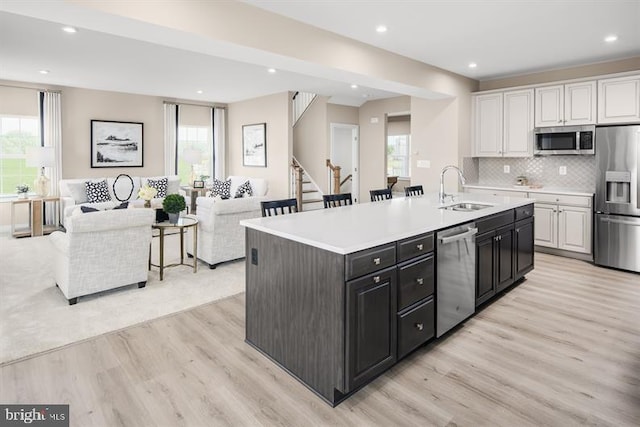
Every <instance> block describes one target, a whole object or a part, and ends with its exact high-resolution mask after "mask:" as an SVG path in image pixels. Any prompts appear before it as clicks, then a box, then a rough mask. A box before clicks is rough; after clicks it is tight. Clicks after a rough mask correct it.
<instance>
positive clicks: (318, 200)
mask: <svg viewBox="0 0 640 427" xmlns="http://www.w3.org/2000/svg"><path fill="white" fill-rule="evenodd" d="M318 202H320V203H322V199H308V200H303V201H302V203H303V204H307V203H318Z"/></svg>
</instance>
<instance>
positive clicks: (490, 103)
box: [472, 93, 502, 157]
mask: <svg viewBox="0 0 640 427" xmlns="http://www.w3.org/2000/svg"><path fill="white" fill-rule="evenodd" d="M472 115H473V146H474V153H475V155H476V156H477V157H499V156H501V155H502V93H492V94H488V95H477V96H474V97H473V114H472Z"/></svg>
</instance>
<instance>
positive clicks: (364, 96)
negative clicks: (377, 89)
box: [362, 93, 371, 98]
mask: <svg viewBox="0 0 640 427" xmlns="http://www.w3.org/2000/svg"><path fill="white" fill-rule="evenodd" d="M370 96H371V95H369V94H368V93H363V94H362V97H363V98H369V97H370Z"/></svg>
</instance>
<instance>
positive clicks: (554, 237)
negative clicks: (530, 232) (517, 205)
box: [534, 203, 558, 248]
mask: <svg viewBox="0 0 640 427" xmlns="http://www.w3.org/2000/svg"><path fill="white" fill-rule="evenodd" d="M556 206H557V205H550V204H545V203H536V204H535V205H534V226H535V244H536V245H538V246H547V247H550V248H557V247H558V214H557V209H556Z"/></svg>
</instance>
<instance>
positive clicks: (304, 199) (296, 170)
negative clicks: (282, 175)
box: [291, 157, 324, 211]
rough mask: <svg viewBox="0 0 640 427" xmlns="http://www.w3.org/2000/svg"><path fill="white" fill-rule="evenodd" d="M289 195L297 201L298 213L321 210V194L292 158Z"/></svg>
mask: <svg viewBox="0 0 640 427" xmlns="http://www.w3.org/2000/svg"><path fill="white" fill-rule="evenodd" d="M291 173H292V179H291V183H292V187H291V195H292V197H295V198H296V199H297V200H298V210H299V211H310V210H314V209H323V208H324V203H323V202H322V196H323V193H322V191H320V187H318V185H317V184H316V183H315V182H314V181H313V179H312V178H311V176H309V175H308V174H307V173H306V172H305V170H304V168H303V167H302V166H301V165H300V163H298V161H297V160H296V158H295V157H294V158H293V159H292V162H291Z"/></svg>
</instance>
